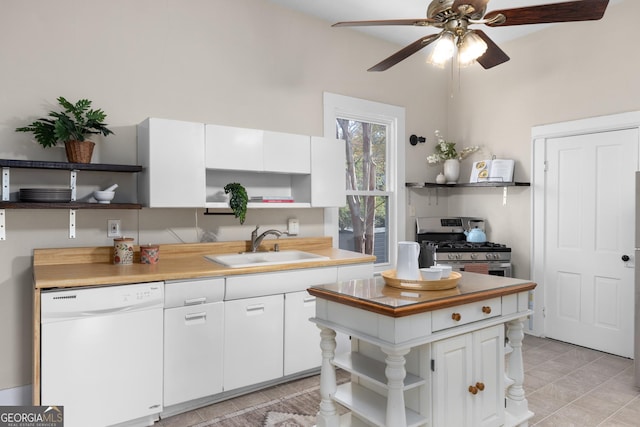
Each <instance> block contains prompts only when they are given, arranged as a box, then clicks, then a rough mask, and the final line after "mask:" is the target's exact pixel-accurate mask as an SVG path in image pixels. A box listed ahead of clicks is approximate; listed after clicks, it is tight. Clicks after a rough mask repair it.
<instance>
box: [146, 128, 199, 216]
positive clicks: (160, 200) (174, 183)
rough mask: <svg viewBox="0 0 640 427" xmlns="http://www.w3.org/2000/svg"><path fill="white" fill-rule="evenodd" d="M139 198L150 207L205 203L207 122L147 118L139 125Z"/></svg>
mask: <svg viewBox="0 0 640 427" xmlns="http://www.w3.org/2000/svg"><path fill="white" fill-rule="evenodd" d="M138 163H139V164H140V165H141V166H142V167H143V171H142V172H141V173H140V175H139V177H138V199H139V201H140V203H141V204H142V205H143V206H148V207H151V208H173V207H178V208H187V207H203V206H204V205H205V188H206V187H205V165H204V124H202V123H192V122H183V121H178V120H166V119H157V118H148V119H146V120H145V121H144V122H142V123H140V124H139V125H138Z"/></svg>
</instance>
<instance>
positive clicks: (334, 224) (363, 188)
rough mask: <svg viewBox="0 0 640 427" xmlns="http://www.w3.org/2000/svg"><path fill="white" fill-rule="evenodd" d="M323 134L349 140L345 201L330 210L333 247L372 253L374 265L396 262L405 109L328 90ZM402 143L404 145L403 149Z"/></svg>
mask: <svg viewBox="0 0 640 427" xmlns="http://www.w3.org/2000/svg"><path fill="white" fill-rule="evenodd" d="M324 104H325V105H324V107H325V117H324V122H325V123H324V125H325V136H336V137H337V138H340V139H344V140H345V141H346V157H347V162H346V165H345V174H346V182H347V188H346V192H347V200H346V201H345V206H344V207H342V208H339V209H334V210H333V211H334V212H329V213H328V214H327V215H326V219H325V227H326V228H327V231H328V232H330V234H331V235H332V236H333V237H334V246H338V247H339V248H341V249H347V250H351V251H356V252H361V253H366V254H373V255H375V256H376V267H377V268H376V270H384V269H386V268H389V265H390V264H391V265H395V256H396V253H395V247H396V244H397V242H398V240H400V239H402V238H403V237H404V225H403V224H401V222H400V221H401V218H404V209H403V206H404V205H403V203H402V202H400V201H402V200H404V176H400V171H404V151H403V150H402V149H401V145H400V144H398V141H402V140H404V109H403V108H400V107H395V106H391V105H386V104H380V103H376V102H372V101H365V100H361V99H356V98H349V97H344V96H340V95H334V94H328V93H325V97H324ZM399 148H400V149H399Z"/></svg>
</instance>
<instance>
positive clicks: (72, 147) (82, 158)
mask: <svg viewBox="0 0 640 427" xmlns="http://www.w3.org/2000/svg"><path fill="white" fill-rule="evenodd" d="M95 145H96V144H95V142H92V141H67V142H65V143H64V148H65V150H66V152H67V160H68V161H69V162H71V163H91V156H92V155H93V147H94V146H95Z"/></svg>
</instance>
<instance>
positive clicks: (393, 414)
mask: <svg viewBox="0 0 640 427" xmlns="http://www.w3.org/2000/svg"><path fill="white" fill-rule="evenodd" d="M382 351H383V352H385V354H386V355H387V357H386V359H385V362H386V363H387V367H386V369H385V371H384V372H385V375H386V376H387V389H388V390H387V417H386V424H385V425H386V426H387V427H405V426H406V425H407V414H406V411H405V406H404V378H405V377H406V376H407V371H406V369H405V367H404V365H405V362H406V360H405V357H404V356H405V355H406V354H407V353H409V349H408V348H405V349H392V348H386V347H383V348H382Z"/></svg>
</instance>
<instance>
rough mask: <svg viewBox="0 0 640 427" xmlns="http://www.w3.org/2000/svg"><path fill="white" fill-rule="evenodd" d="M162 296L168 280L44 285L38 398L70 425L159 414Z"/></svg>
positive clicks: (141, 421) (142, 421) (148, 420)
mask: <svg viewBox="0 0 640 427" xmlns="http://www.w3.org/2000/svg"><path fill="white" fill-rule="evenodd" d="M163 304H164V283H163V282H153V283H140V284H133V285H116V286H105V287H89V288H73V289H60V290H50V291H43V292H42V298H41V323H42V328H41V335H42V336H41V361H40V363H41V376H40V378H41V395H40V397H41V405H62V406H64V417H65V423H64V425H65V427H92V426H96V427H100V426H110V425H114V424H120V423H124V422H129V421H132V420H136V423H132V425H133V424H138V425H149V424H152V423H153V421H154V420H157V419H158V414H159V413H160V412H161V411H162V346H163V344H162V340H163V332H162V331H163V326H162V324H163Z"/></svg>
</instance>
